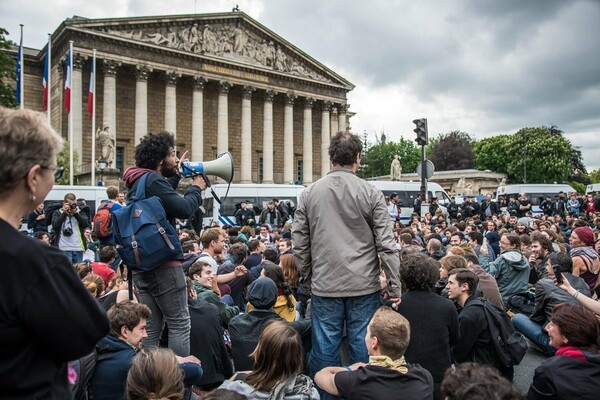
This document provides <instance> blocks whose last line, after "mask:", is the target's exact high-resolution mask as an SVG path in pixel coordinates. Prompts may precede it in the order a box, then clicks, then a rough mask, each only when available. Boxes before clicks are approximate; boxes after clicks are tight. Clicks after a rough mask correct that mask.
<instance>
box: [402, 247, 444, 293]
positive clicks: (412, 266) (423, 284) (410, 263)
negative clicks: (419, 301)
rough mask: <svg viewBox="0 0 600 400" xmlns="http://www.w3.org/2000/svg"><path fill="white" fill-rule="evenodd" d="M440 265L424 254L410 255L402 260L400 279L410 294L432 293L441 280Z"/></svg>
mask: <svg viewBox="0 0 600 400" xmlns="http://www.w3.org/2000/svg"><path fill="white" fill-rule="evenodd" d="M439 268H440V265H439V263H438V262H437V261H436V260H434V259H433V258H431V257H428V256H425V255H423V254H418V253H417V254H409V255H406V256H404V257H402V258H401V262H400V278H401V280H402V286H404V288H405V289H406V290H408V291H409V292H430V291H432V290H433V287H434V286H435V283H436V282H437V280H438V279H439V278H440V271H439Z"/></svg>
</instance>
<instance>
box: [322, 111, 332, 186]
mask: <svg viewBox="0 0 600 400" xmlns="http://www.w3.org/2000/svg"><path fill="white" fill-rule="evenodd" d="M330 110H331V102H330V101H324V102H323V111H322V112H321V176H325V175H327V173H328V172H329V169H330V162H329V143H330V139H331V133H330V132H329V124H330V120H331V117H330V115H329V111H330Z"/></svg>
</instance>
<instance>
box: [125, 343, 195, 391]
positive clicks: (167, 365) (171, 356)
mask: <svg viewBox="0 0 600 400" xmlns="http://www.w3.org/2000/svg"><path fill="white" fill-rule="evenodd" d="M183 391H184V386H183V372H182V370H181V368H179V363H178V362H177V358H176V357H175V353H173V350H171V349H166V348H160V347H153V348H150V349H142V350H141V351H140V352H139V353H138V354H137V355H136V356H135V357H134V359H133V361H132V362H131V367H130V368H129V372H128V373H127V384H126V385H125V392H126V395H127V400H146V399H164V400H175V399H181V398H183Z"/></svg>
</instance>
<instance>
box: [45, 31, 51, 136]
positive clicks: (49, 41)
mask: <svg viewBox="0 0 600 400" xmlns="http://www.w3.org/2000/svg"><path fill="white" fill-rule="evenodd" d="M46 57H48V80H47V81H46V85H47V87H48V89H47V90H48V100H47V101H48V106H47V108H46V112H47V113H48V125H50V126H52V115H51V106H50V105H51V104H52V101H51V99H52V96H51V94H52V91H51V89H52V86H51V84H50V82H52V34H51V33H49V34H48V51H47V52H46Z"/></svg>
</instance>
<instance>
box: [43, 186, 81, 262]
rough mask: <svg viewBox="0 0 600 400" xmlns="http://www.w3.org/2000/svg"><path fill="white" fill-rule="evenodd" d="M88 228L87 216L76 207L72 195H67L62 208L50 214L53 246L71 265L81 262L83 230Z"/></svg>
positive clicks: (75, 199)
mask: <svg viewBox="0 0 600 400" xmlns="http://www.w3.org/2000/svg"><path fill="white" fill-rule="evenodd" d="M89 226H90V223H89V221H88V219H87V216H86V215H85V213H82V212H80V210H79V207H78V206H77V197H76V196H75V195H74V194H73V193H67V194H66V195H65V198H64V201H63V206H62V208H59V209H58V210H55V211H54V213H53V214H52V229H53V230H54V242H53V244H54V245H55V246H57V247H58V248H59V249H61V250H62V251H64V252H65V254H66V255H67V258H68V259H69V261H71V263H73V264H77V263H80V262H81V261H83V252H84V251H85V239H84V236H83V230H84V229H85V228H88V227H89Z"/></svg>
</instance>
